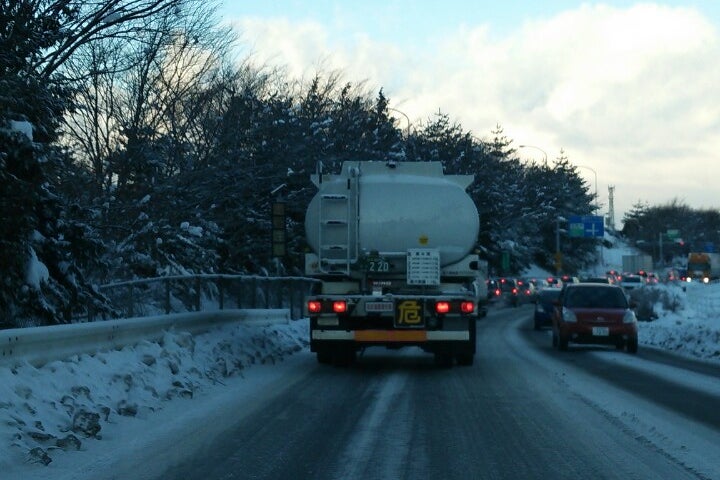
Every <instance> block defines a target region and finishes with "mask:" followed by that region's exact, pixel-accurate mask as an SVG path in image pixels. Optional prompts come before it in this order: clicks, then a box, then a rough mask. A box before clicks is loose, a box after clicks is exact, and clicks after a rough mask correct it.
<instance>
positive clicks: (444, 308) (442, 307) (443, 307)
mask: <svg viewBox="0 0 720 480" xmlns="http://www.w3.org/2000/svg"><path fill="white" fill-rule="evenodd" d="M435 311H436V312H437V313H448V312H449V311H450V302H437V303H436V304H435Z"/></svg>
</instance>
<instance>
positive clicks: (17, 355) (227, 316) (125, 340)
mask: <svg viewBox="0 0 720 480" xmlns="http://www.w3.org/2000/svg"><path fill="white" fill-rule="evenodd" d="M288 321H290V311H289V310H288V309H269V310H255V309H236V310H221V311H210V312H187V313H177V314H170V315H157V316H152V317H142V318H126V319H121V320H107V321H97V322H89V323H73V324H68V325H51V326H46V327H35V328H13V329H9V330H0V366H3V365H12V364H15V363H18V362H29V363H31V364H33V365H36V366H40V365H43V364H45V363H48V362H52V361H55V360H62V359H65V358H68V357H71V356H73V355H79V354H84V353H95V352H97V351H100V350H109V349H118V348H122V347H124V346H127V345H134V344H136V343H138V342H140V341H142V340H157V339H160V338H162V336H163V332H165V331H166V330H168V329H171V328H174V329H175V330H181V331H187V332H190V333H193V334H197V333H202V332H205V331H208V330H209V329H211V328H212V327H214V326H217V325H220V324H224V323H229V322H243V323H244V324H272V323H287V322H288Z"/></svg>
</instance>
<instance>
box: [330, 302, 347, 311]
mask: <svg viewBox="0 0 720 480" xmlns="http://www.w3.org/2000/svg"><path fill="white" fill-rule="evenodd" d="M333 312H335V313H345V312H347V302H346V301H345V300H336V301H334V302H333Z"/></svg>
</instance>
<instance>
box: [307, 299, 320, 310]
mask: <svg viewBox="0 0 720 480" xmlns="http://www.w3.org/2000/svg"><path fill="white" fill-rule="evenodd" d="M307 309H308V312H310V313H320V311H321V310H322V303H321V302H319V301H317V300H308V303H307Z"/></svg>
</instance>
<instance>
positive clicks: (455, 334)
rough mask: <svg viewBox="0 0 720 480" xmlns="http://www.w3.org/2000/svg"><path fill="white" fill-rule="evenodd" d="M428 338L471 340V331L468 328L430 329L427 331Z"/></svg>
mask: <svg viewBox="0 0 720 480" xmlns="http://www.w3.org/2000/svg"><path fill="white" fill-rule="evenodd" d="M427 339H428V340H470V332H468V331H467V330H451V331H443V330H430V331H429V332H427Z"/></svg>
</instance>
